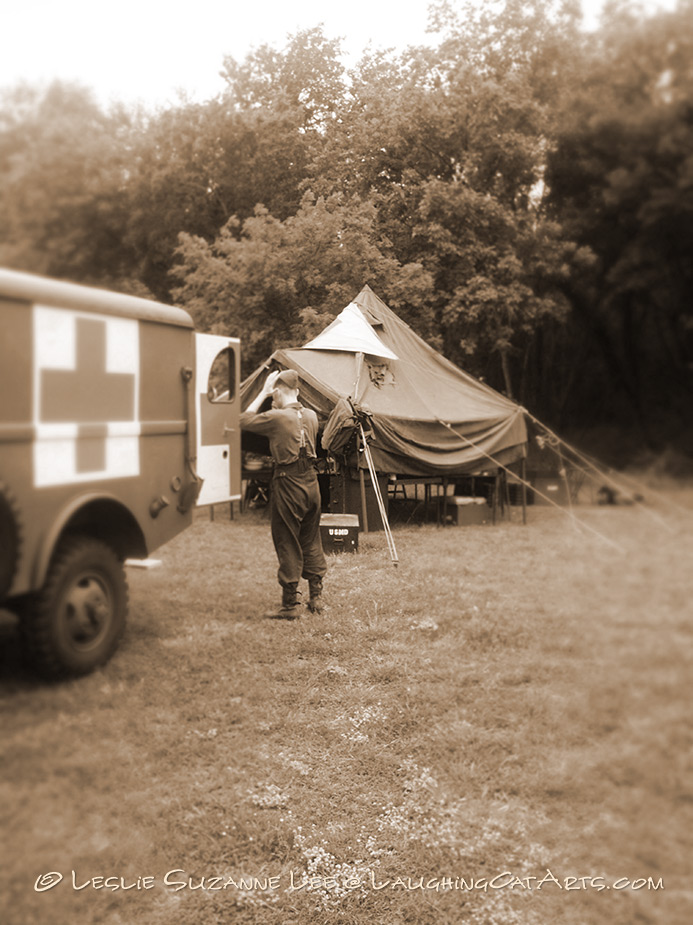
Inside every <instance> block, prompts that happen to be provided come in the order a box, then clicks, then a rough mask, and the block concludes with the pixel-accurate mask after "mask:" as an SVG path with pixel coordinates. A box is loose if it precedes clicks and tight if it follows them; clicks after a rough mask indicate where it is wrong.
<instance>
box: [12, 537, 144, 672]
mask: <svg viewBox="0 0 693 925" xmlns="http://www.w3.org/2000/svg"><path fill="white" fill-rule="evenodd" d="M87 552H89V553H90V554H91V555H92V556H93V555H97V556H98V557H101V558H102V560H103V562H104V564H106V565H107V566H108V567H110V568H115V569H117V570H118V572H119V575H120V576H121V581H122V585H121V588H122V593H123V618H122V620H121V625H120V626H119V627H118V629H117V632H116V634H115V635H114V636H113V637H112V639H111V641H110V644H109V646H108V649H107V650H106V651H104V652H103V653H101V655H100V656H99V657H97V658H96V659H94V660H93V662H91V663H90V664H89V665H88V666H84V667H79V668H76V667H74V666H68V665H66V664H65V663H64V662H63V661H62V659H61V657H60V654H59V653H58V652H57V651H56V649H55V646H54V644H53V639H52V623H53V620H54V613H53V605H54V602H55V599H56V597H57V594H58V592H59V590H60V586H61V584H62V582H63V580H64V576H65V572H66V571H67V570H69V568H70V566H71V563H72V562H74V561H75V559H77V558H79V557H80V556H81V555H83V554H85V553H87ZM127 610H128V585H127V580H126V578H125V572H124V569H123V566H122V562H121V560H120V559H119V558H118V556H117V555H116V553H115V552H114V550H113V549H112V548H111V546H109V545H108V543H105V542H103V541H102V540H97V539H94V538H93V537H90V536H85V535H73V536H66V537H65V538H64V539H63V540H61V542H60V544H59V546H58V547H57V549H56V551H55V553H54V555H53V559H52V560H51V564H50V566H49V569H48V575H47V576H46V581H45V582H44V585H43V587H42V588H41V589H40V590H39V591H37V592H35V593H34V594H32V595H31V596H30V598H29V600H28V601H27V605H26V606H25V612H24V619H23V620H22V636H23V638H24V644H25V648H26V652H27V655H28V657H29V659H30V662H31V666H32V668H34V670H36V671H38V673H39V674H41V675H43V676H44V677H46V678H53V679H57V678H62V677H66V676H67V675H83V674H88V673H89V672H90V671H93V670H94V669H95V668H98V667H99V666H100V665H103V664H105V663H106V662H107V661H108V660H109V659H110V657H111V655H112V654H113V653H114V652H115V650H116V649H117V647H118V644H119V642H120V640H121V638H122V636H123V633H124V631H125V618H126V615H127Z"/></svg>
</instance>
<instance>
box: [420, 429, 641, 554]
mask: <svg viewBox="0 0 693 925" xmlns="http://www.w3.org/2000/svg"><path fill="white" fill-rule="evenodd" d="M436 420H437V421H438V423H439V424H442V426H443V427H447V429H448V430H449V431H450V432H451V433H453V434H455V436H456V437H459V438H460V439H461V440H465V441H466V442H467V443H468V444H469V445H470V446H472V447H474V449H476V450H478V451H479V452H480V453H482V454H483V455H484V456H486V457H487V458H488V459H490V460H491V462H492V463H493V464H494V466H498V468H499V469H503V470H504V471H505V472H507V473H509V474H510V475H512V477H513V478H514V479H517V480H518V481H519V482H520V483H521V484H523V485H525V486H527V487H529V488H531V489H532V491H533V492H534V493H535V494H537V495H539V497H540V498H543V499H544V500H545V501H548V502H549V504H551V505H553V507H555V508H557V509H558V510H559V511H560V512H561V513H562V514H565V515H566V517H569V518H571V520H572V521H573V522H574V523H575V524H577V525H578V526H580V527H583V528H584V529H585V530H588V531H589V532H590V533H593V534H594V535H595V536H596V537H598V538H599V539H600V540H603V541H604V542H605V543H608V544H609V546H613V547H614V549H617V550H618V551H619V552H621V553H623V554H624V555H625V552H626V550H625V549H624V547H623V546H621V544H620V543H617V542H616V541H615V540H612V539H610V538H609V537H608V536H604V534H603V533H600V532H599V530H595V529H594V527H590V525H589V524H586V523H585V522H584V521H582V520H580V518H579V517H577V516H576V515H575V514H574V513H573V512H572V510H569V511H566V509H565V508H562V507H561V506H560V504H556V502H555V501H554V500H553V498H549V496H548V495H545V494H544V493H543V492H541V491H539V490H538V489H537V488H535V487H534V486H533V485H532V484H531V483H530V482H528V481H527V480H526V479H523V478H521V477H520V476H518V474H517V473H516V472H513V471H512V470H511V469H508V467H507V466H504V465H503V463H501V462H499V461H498V460H497V459H495V458H494V457H493V456H491V455H490V453H487V452H486V451H485V450H484V449H483V448H482V447H480V446H479V445H478V444H476V443H474V441H473V440H470V439H469V438H468V437H466V436H465V435H464V434H461V433H459V432H458V431H456V430H455V428H454V427H452V425H451V424H448V422H447V421H443V420H442V419H441V418H436Z"/></svg>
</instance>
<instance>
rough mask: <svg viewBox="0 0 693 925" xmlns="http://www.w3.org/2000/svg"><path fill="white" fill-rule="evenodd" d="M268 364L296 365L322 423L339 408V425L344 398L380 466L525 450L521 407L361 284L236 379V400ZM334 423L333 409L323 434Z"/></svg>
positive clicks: (448, 466) (466, 467)
mask: <svg viewBox="0 0 693 925" xmlns="http://www.w3.org/2000/svg"><path fill="white" fill-rule="evenodd" d="M276 368H279V369H294V370H296V372H297V373H298V375H299V379H300V395H301V401H302V403H303V404H304V405H305V406H307V407H310V408H313V410H315V411H316V412H317V414H318V418H319V419H320V422H321V424H322V425H323V426H325V425H326V424H327V423H328V420H329V419H330V416H331V415H332V414H333V412H335V414H337V415H338V414H339V413H340V411H341V413H342V414H343V416H344V424H345V425H346V426H347V427H348V424H349V421H348V417H349V415H348V413H345V409H348V408H349V407H350V406H351V405H353V406H354V407H355V408H356V409H357V410H358V411H363V412H364V413H365V414H366V415H367V420H368V422H369V424H370V429H371V430H372V439H371V441H370V449H371V453H372V457H373V462H374V464H375V468H376V470H377V471H378V472H380V473H394V474H397V475H400V476H422V477H425V476H454V475H465V474H473V473H477V472H480V471H482V470H487V469H489V468H492V467H493V465H494V461H495V462H497V463H498V464H500V465H502V466H507V465H509V464H510V463H512V462H514V461H516V460H518V459H522V458H523V457H524V456H525V455H526V447H527V429H526V425H525V418H524V413H523V410H522V409H521V408H520V407H519V406H518V405H516V404H515V403H514V402H512V401H509V400H508V399H507V398H505V397H503V396H502V395H500V394H499V393H498V392H495V391H494V390H493V389H491V388H489V387H488V386H486V385H484V384H483V383H481V382H479V381H478V380H476V379H474V377H473V376H470V375H468V374H467V373H465V372H463V371H462V370H461V369H459V368H458V367H456V366H455V365H454V364H453V363H450V362H449V361H448V360H446V359H445V357H443V356H442V355H441V354H440V353H438V352H437V351H435V350H434V349H433V348H432V347H430V346H429V345H428V344H427V343H426V342H425V341H424V340H422V339H421V338H420V337H419V336H418V335H417V334H415V333H414V331H413V330H412V329H411V328H410V327H409V326H408V325H407V324H405V323H404V322H403V321H402V320H401V319H400V318H398V317H397V315H396V314H395V313H394V312H393V311H391V310H390V309H389V308H388V307H387V305H385V303H384V302H383V301H382V300H381V299H379V298H378V296H377V295H376V294H375V293H374V292H373V291H372V290H371V289H370V287H369V286H364V288H363V289H362V290H361V292H360V293H359V294H358V295H357V296H356V298H355V299H354V300H353V302H352V303H351V304H350V305H348V306H347V307H346V308H345V309H344V311H343V312H342V313H341V314H340V315H339V316H338V317H337V318H336V319H335V321H333V322H332V324H330V325H329V326H328V327H327V328H325V330H324V331H323V332H322V333H321V334H319V335H318V336H317V337H316V338H314V339H313V340H312V341H310V342H309V343H307V344H304V346H302V347H298V348H289V349H280V350H277V351H275V352H274V353H273V354H272V356H271V357H270V358H269V359H268V361H267V362H266V363H264V364H263V365H262V366H261V367H259V368H258V369H256V370H255V372H254V373H252V374H251V376H249V377H248V379H246V380H245V382H244V383H243V385H242V387H241V401H242V406H243V407H244V408H245V407H247V405H248V404H249V403H250V401H252V399H253V398H254V397H255V396H256V395H257V394H258V392H259V390H260V388H261V385H262V382H263V381H264V379H265V378H266V376H267V375H268V373H269V371H270V369H276ZM345 399H348V403H347V402H345V401H344V400H345ZM340 400H341V401H340ZM335 409H336V411H335ZM340 424H341V422H339V421H337V422H335V419H334V418H333V419H332V421H331V422H330V428H329V429H328V433H332V432H337V431H339V429H340ZM328 449H329V447H328ZM355 462H356V459H355V458H353V459H352V464H354V463H355Z"/></svg>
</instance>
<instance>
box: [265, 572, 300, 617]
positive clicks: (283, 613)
mask: <svg viewBox="0 0 693 925" xmlns="http://www.w3.org/2000/svg"><path fill="white" fill-rule="evenodd" d="M265 616H266V617H268V618H269V619H272V620H297V619H298V618H299V617H300V616H301V605H300V604H299V603H298V582H296V581H294V582H292V583H291V584H287V585H282V603H281V607H278V608H277V609H276V610H270V611H269V612H268V613H266V614H265Z"/></svg>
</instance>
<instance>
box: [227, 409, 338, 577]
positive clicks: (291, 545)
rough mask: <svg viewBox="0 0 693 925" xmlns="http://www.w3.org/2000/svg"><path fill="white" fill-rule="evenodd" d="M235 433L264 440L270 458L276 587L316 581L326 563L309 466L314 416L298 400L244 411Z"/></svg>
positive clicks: (315, 488) (315, 479)
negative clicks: (302, 580) (245, 432)
mask: <svg viewBox="0 0 693 925" xmlns="http://www.w3.org/2000/svg"><path fill="white" fill-rule="evenodd" d="M241 429H242V430H249V431H252V432H253V433H255V434H262V435H263V436H265V437H268V439H269V444H270V453H271V454H272V459H273V460H274V475H273V477H272V494H271V501H270V504H271V517H272V541H273V542H274V548H275V550H276V553H277V558H278V559H279V572H278V578H279V584H280V585H282V587H283V586H284V585H287V584H293V583H295V582H298V580H299V578H310V577H311V576H316V577H319V578H322V576H323V575H324V574H325V572H326V571H327V565H326V562H325V556H324V554H323V550H322V543H321V541H320V487H319V485H318V477H317V473H316V471H315V467H314V465H313V462H312V460H314V459H315V458H316V455H317V454H316V451H315V446H316V442H317V436H318V417H317V415H316V413H315V412H314V411H311V410H310V409H309V408H304V407H303V406H302V405H301V404H300V403H299V402H293V403H292V404H290V405H286V406H285V407H284V408H272V409H271V410H270V411H263V412H261V413H259V414H252V413H249V412H247V411H246V412H243V414H241ZM302 432H303V437H302ZM302 443H303V444H304V446H305V452H304V453H302V452H301V444H302Z"/></svg>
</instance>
